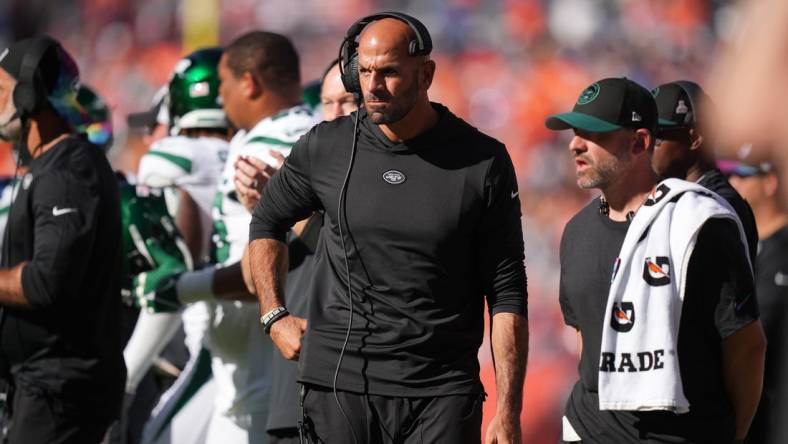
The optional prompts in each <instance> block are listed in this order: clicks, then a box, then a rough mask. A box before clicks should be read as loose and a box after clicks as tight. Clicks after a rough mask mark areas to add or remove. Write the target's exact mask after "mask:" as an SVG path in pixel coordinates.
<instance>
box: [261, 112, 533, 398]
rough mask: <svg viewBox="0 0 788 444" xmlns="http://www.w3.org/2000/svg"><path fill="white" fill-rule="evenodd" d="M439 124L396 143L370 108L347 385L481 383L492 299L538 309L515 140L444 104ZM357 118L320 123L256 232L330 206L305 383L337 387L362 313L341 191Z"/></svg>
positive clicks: (290, 162)
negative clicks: (527, 258)
mask: <svg viewBox="0 0 788 444" xmlns="http://www.w3.org/2000/svg"><path fill="white" fill-rule="evenodd" d="M434 107H435V108H436V110H437V111H438V113H439V115H440V117H439V120H438V122H437V123H436V125H435V126H434V127H433V128H431V129H429V130H428V131H426V132H425V133H423V134H421V135H419V136H417V137H416V138H414V139H412V140H408V141H406V142H404V143H395V142H391V141H390V140H389V139H388V138H386V136H385V135H384V134H383V133H382V131H381V130H380V128H379V127H378V126H377V125H375V124H373V123H372V122H371V121H370V120H369V119H368V118H367V116H366V113H365V111H363V110H362V111H360V112H361V113H362V114H361V120H360V123H359V136H358V151H357V155H356V158H355V162H354V166H353V170H352V173H351V175H350V180H349V185H348V188H347V205H346V208H343V215H342V231H343V235H344V236H343V237H344V241H345V244H346V248H347V252H348V257H349V267H350V273H351V282H352V286H353V307H354V311H355V314H354V321H353V327H352V331H351V334H350V340H349V344H348V347H347V350H346V353H345V355H344V358H343V361H342V371H341V372H340V375H339V378H338V381H337V386H338V387H339V388H340V389H342V390H347V391H355V392H367V393H372V394H378V395H385V396H433V395H445V394H462V393H474V392H478V390H479V388H480V382H479V363H478V359H477V353H478V350H479V346H480V345H481V342H482V335H483V327H484V319H483V307H484V296H486V297H487V302H488V305H489V307H490V310H491V311H492V313H493V314H495V313H499V312H513V313H519V314H523V315H524V314H525V313H526V285H525V269H524V266H523V258H524V255H523V235H522V223H521V219H520V199H519V197H518V191H517V180H516V178H515V175H514V168H513V167H512V163H511V160H510V158H509V155H508V153H507V152H506V148H505V147H504V145H503V144H501V143H500V142H498V141H496V140H495V139H492V138H490V137H488V136H486V135H484V134H483V133H481V132H480V131H478V130H477V129H475V128H473V127H471V126H470V125H468V124H467V123H465V122H464V121H462V120H461V119H459V118H458V117H456V116H454V115H453V114H452V113H451V112H449V111H448V110H447V109H446V108H445V107H443V106H441V105H437V104H435V105H434ZM354 118H355V114H354V115H351V116H349V117H345V118H340V119H337V120H334V121H331V122H324V123H321V124H319V125H317V126H316V127H314V128H313V129H312V130H311V131H310V132H309V133H307V134H306V135H305V136H304V137H302V138H301V140H299V142H297V143H296V145H295V146H294V147H293V151H292V153H291V154H290V157H289V158H288V159H287V161H286V162H285V165H284V167H283V168H282V169H281V170H280V171H279V172H278V173H277V174H276V175H275V176H274V177H273V178H272V180H271V181H270V182H269V183H268V184H267V185H266V188H265V190H264V193H263V197H262V199H261V201H260V203H259V204H258V206H257V208H256V209H255V212H254V215H253V218H252V223H251V228H250V240H251V241H254V240H255V239H261V238H273V239H279V240H284V236H285V234H286V232H287V230H288V229H289V228H290V226H291V225H292V224H293V223H294V222H295V221H297V220H299V219H303V218H305V217H306V216H308V215H309V214H310V213H311V212H312V211H315V210H324V211H325V225H324V228H323V231H322V232H321V236H320V240H319V242H318V245H317V251H316V253H315V257H314V260H315V263H314V264H313V270H312V272H313V274H312V278H311V282H310V284H309V285H307V286H306V289H305V290H304V291H305V293H306V295H307V297H308V298H309V329H308V330H307V333H306V337H305V341H304V346H303V349H302V352H301V357H300V359H299V369H300V379H301V380H302V381H306V382H310V383H314V384H319V385H324V386H329V387H330V386H331V385H332V380H333V372H334V369H335V366H336V362H337V358H338V356H339V352H340V349H341V348H342V344H343V341H344V338H345V331H346V329H347V323H348V316H349V311H348V294H347V290H346V289H347V286H346V282H347V278H346V274H345V263H344V250H343V247H342V242H341V241H342V237H340V235H339V228H340V227H339V225H338V223H337V220H338V211H337V209H338V205H337V204H338V199H339V192H340V189H341V187H342V183H343V179H344V178H345V174H346V171H347V168H348V161H349V157H350V145H351V141H352V136H353V120H354Z"/></svg>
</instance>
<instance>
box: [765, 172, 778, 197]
mask: <svg viewBox="0 0 788 444" xmlns="http://www.w3.org/2000/svg"><path fill="white" fill-rule="evenodd" d="M762 186H763V192H764V194H766V195H767V196H768V197H774V196H776V195H777V192H778V191H779V189H780V181H779V180H777V175H776V174H774V173H773V172H771V173H767V174H766V175H764V177H763V185H762Z"/></svg>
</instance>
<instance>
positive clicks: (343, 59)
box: [339, 12, 432, 96]
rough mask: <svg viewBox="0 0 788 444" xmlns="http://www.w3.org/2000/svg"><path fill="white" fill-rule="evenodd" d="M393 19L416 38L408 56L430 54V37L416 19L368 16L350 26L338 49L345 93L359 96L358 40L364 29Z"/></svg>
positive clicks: (400, 15) (394, 14)
mask: <svg viewBox="0 0 788 444" xmlns="http://www.w3.org/2000/svg"><path fill="white" fill-rule="evenodd" d="M384 18H393V19H397V20H399V21H402V22H405V23H406V24H407V25H408V26H410V29H412V30H413V32H414V33H415V34H416V38H415V39H414V40H411V41H410V43H409V44H408V54H409V55H411V56H416V55H428V54H429V53H430V52H432V37H430V33H429V31H427V27H426V26H424V24H423V23H421V22H420V21H419V20H418V19H416V18H415V17H411V16H409V15H407V14H403V13H401V12H381V13H378V14H372V15H368V16H366V17H364V18H362V19H360V20H357V21H356V22H355V23H353V24H352V25H350V28H348V30H347V33H345V38H344V39H343V40H342V45H341V46H340V47H339V74H340V77H341V78H342V84H343V85H344V86H345V91H347V92H349V93H353V94H356V95H359V96H360V95H361V83H360V82H359V79H358V42H357V41H356V39H357V38H358V36H359V34H361V31H363V30H364V28H365V27H366V26H367V25H368V24H370V23H372V22H374V21H376V20H380V19H384Z"/></svg>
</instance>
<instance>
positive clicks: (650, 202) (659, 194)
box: [643, 183, 670, 207]
mask: <svg viewBox="0 0 788 444" xmlns="http://www.w3.org/2000/svg"><path fill="white" fill-rule="evenodd" d="M669 192H670V187H668V186H667V185H665V184H664V183H663V184H660V185H659V186H658V187H657V189H656V190H654V192H653V193H652V194H650V195H649V196H648V199H646V202H645V203H643V205H645V206H647V207H651V206H654V205H656V204H658V203H659V201H661V200H662V199H664V198H665V196H667V195H668V193H669Z"/></svg>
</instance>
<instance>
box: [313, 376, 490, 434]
mask: <svg viewBox="0 0 788 444" xmlns="http://www.w3.org/2000/svg"><path fill="white" fill-rule="evenodd" d="M337 394H338V397H339V402H340V403H341V404H342V409H343V410H344V412H345V414H346V415H347V417H348V419H349V420H350V423H351V424H352V427H353V430H352V431H351V429H350V427H349V426H348V422H347V421H346V420H345V418H344V417H343V416H342V413H341V412H340V410H339V407H338V406H337V404H336V401H335V400H334V393H333V392H332V390H331V389H330V388H327V387H320V386H314V385H307V386H306V390H304V396H303V406H304V416H305V421H304V422H305V425H306V430H307V435H308V437H309V443H310V444H335V443H348V444H354V439H353V434H354V433H355V437H356V444H428V443H429V444H433V443H435V444H441V443H446V444H463V443H468V444H471V443H472V444H478V443H479V442H480V441H481V427H482V403H483V402H484V396H485V395H484V392H483V391H481V390H480V391H479V393H477V394H472V395H446V396H433V397H407V398H406V397H391V396H377V395H361V394H357V393H350V392H343V391H339V392H337Z"/></svg>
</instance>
